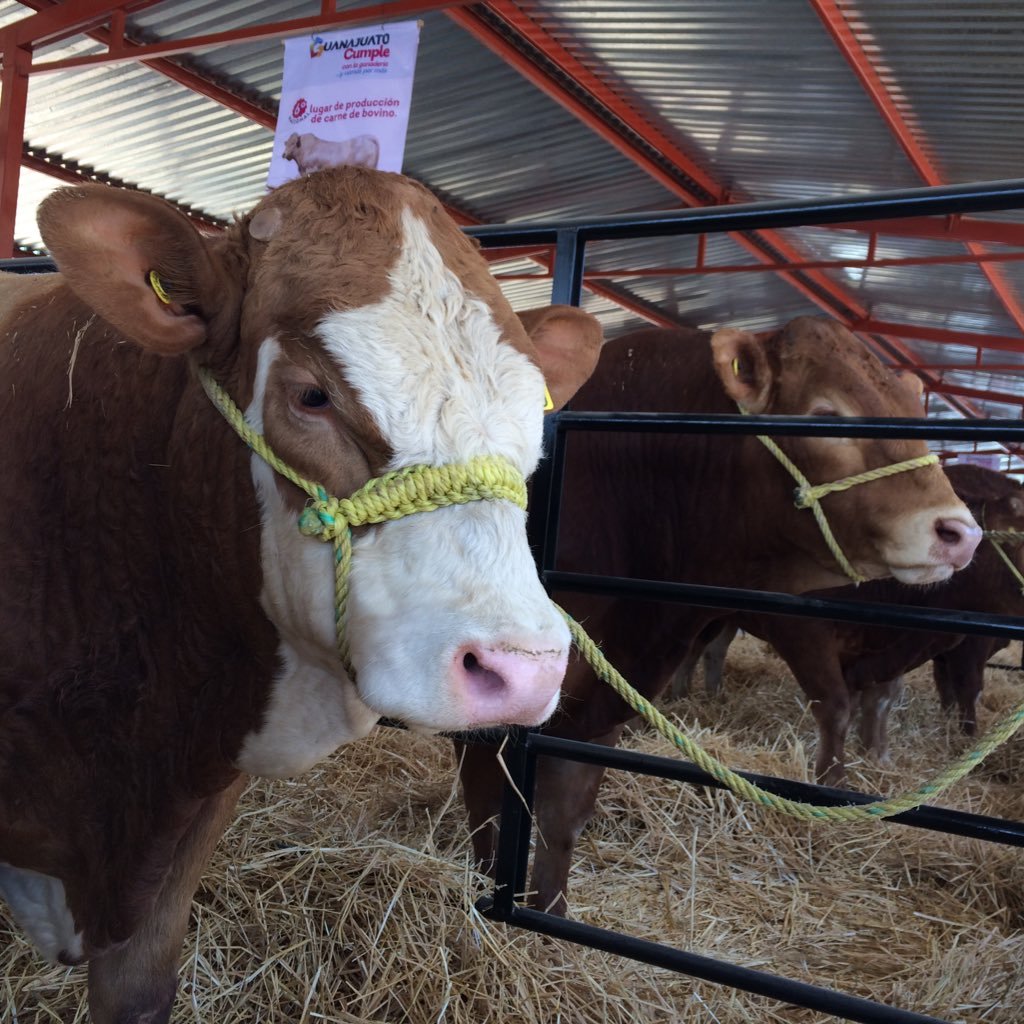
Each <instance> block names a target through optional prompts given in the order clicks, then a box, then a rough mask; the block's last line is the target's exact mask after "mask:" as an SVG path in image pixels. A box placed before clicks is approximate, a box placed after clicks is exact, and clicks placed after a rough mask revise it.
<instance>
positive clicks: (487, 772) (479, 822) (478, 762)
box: [455, 740, 505, 875]
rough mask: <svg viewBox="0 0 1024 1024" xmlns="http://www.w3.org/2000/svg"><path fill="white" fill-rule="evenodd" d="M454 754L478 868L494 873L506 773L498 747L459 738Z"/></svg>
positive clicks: (489, 873)
mask: <svg viewBox="0 0 1024 1024" xmlns="http://www.w3.org/2000/svg"><path fill="white" fill-rule="evenodd" d="M455 756H456V758H457V759H458V761H459V777H460V779H461V780H462V799H463V800H464V801H465V804H466V811H467V813H468V816H469V828H470V831H471V833H472V840H473V853H474V854H475V855H476V863H477V868H478V869H479V870H480V871H483V872H485V873H486V874H488V875H493V874H494V862H495V858H496V856H497V853H498V816H499V814H500V813H501V794H502V790H503V788H504V784H505V776H504V774H503V773H502V771H501V768H500V767H499V766H498V761H497V750H496V749H495V748H494V747H492V746H486V745H484V744H479V743H460V742H459V741H458V740H456V741H455Z"/></svg>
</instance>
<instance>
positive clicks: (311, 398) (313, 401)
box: [299, 388, 330, 409]
mask: <svg viewBox="0 0 1024 1024" xmlns="http://www.w3.org/2000/svg"><path fill="white" fill-rule="evenodd" d="M329 402H330V400H329V399H328V397H327V392H326V391H324V390H322V389H321V388H305V389H304V390H303V392H302V394H301V395H299V404H300V405H301V406H302V407H303V409H326V408H327V406H328V404H329Z"/></svg>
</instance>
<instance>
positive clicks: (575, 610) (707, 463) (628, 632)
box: [461, 318, 966, 911]
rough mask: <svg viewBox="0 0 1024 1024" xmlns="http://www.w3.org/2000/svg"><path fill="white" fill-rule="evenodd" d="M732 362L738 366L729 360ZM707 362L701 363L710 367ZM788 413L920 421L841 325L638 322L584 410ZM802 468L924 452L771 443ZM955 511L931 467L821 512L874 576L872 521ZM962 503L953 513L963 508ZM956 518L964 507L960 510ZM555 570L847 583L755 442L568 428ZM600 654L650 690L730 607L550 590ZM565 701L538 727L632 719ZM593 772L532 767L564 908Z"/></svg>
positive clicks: (484, 794) (485, 768)
mask: <svg viewBox="0 0 1024 1024" xmlns="http://www.w3.org/2000/svg"><path fill="white" fill-rule="evenodd" d="M734 360H735V362H734ZM713 361H714V365H713ZM737 402H739V403H741V404H742V405H744V406H745V407H746V408H747V409H748V410H749V411H750V412H763V413H775V414H788V415H806V414H811V413H820V411H821V410H822V409H826V408H827V409H832V410H833V411H835V412H837V413H840V414H843V415H864V416H920V415H921V406H920V402H919V400H918V398H917V396H916V395H915V394H914V393H913V391H912V390H911V389H909V388H907V387H905V386H904V385H903V384H901V383H899V382H898V381H897V380H896V379H895V378H894V377H893V376H892V375H891V374H889V373H888V372H887V371H886V370H884V368H883V367H882V366H881V365H880V364H879V363H878V361H877V360H876V359H875V358H874V357H873V356H872V355H871V354H870V353H869V352H868V351H867V350H866V349H865V348H864V347H863V346H862V345H861V344H860V343H859V342H857V341H856V339H854V338H853V337H852V335H850V334H849V333H848V332H846V331H845V330H844V329H843V328H841V327H840V326H839V325H838V324H835V323H832V322H830V321H826V320H823V319H812V318H801V319H798V320H796V321H794V322H793V323H791V324H790V325H788V326H787V327H786V328H785V329H783V330H781V331H779V332H777V333H775V334H774V335H773V336H771V337H768V338H764V339H761V341H760V342H758V341H757V340H756V339H755V338H753V337H752V336H750V335H747V334H745V333H744V332H737V331H732V330H727V331H723V332H719V334H718V335H717V336H716V344H715V346H714V348H713V349H712V346H709V335H708V334H707V333H702V332H698V331H686V330H678V331H663V330H653V329H652V330H647V331H641V332H637V333H636V334H631V335H629V336H627V337H624V338H620V339H617V340H616V341H614V342H610V343H609V344H608V345H606V346H605V350H604V352H603V354H602V357H601V361H600V363H599V365H598V369H597V371H596V372H595V374H594V376H593V377H592V378H591V380H590V381H589V382H588V384H587V385H586V387H585V388H584V389H582V390H581V392H580V394H579V396H578V398H577V400H576V403H575V407H576V408H578V409H581V410H610V411H648V412H664V413H670V412H706V413H735V412H736V403H737ZM778 440H779V444H780V445H781V446H782V447H783V448H784V449H785V450H786V451H787V453H788V454H789V455H790V457H791V458H792V459H793V460H794V461H795V463H796V464H797V466H799V467H800V469H801V470H802V471H803V472H804V474H805V475H806V476H807V477H808V478H809V479H810V480H811V481H812V482H813V483H821V482H825V481H831V480H835V479H837V478H839V477H842V476H847V475H851V474H854V473H859V472H861V471H862V470H864V469H866V468H874V467H877V466H880V465H884V464H888V463H894V462H899V461H901V460H904V459H908V458H913V457H917V456H920V455H923V454H925V453H926V451H927V449H926V447H925V445H924V444H923V443H920V442H910V441H891V440H883V441H870V440H861V441H857V442H853V443H849V442H837V441H834V440H828V439H814V438H802V439H801V438H785V439H782V438H780V439H778ZM944 501H946V502H949V503H952V504H954V505H958V504H959V503H958V502H956V499H955V497H954V495H953V493H952V490H951V489H950V487H949V484H948V482H947V481H946V480H945V478H944V477H943V475H942V473H941V471H940V470H939V469H938V467H936V466H933V467H930V468H928V469H923V470H916V471H914V472H911V473H907V474H901V475H899V476H895V477H890V478H887V479H885V480H882V481H877V482H875V483H872V484H870V485H866V486H863V487H858V488H854V489H853V490H851V491H848V492H844V493H841V494H836V495H831V496H829V497H828V498H826V499H825V502H824V506H825V509H826V511H827V513H828V516H829V520H830V522H831V523H832V526H833V529H834V530H835V533H836V536H837V537H838V538H839V541H840V543H841V545H842V547H843V549H844V550H845V552H846V554H847V556H848V557H849V558H850V559H851V561H853V562H854V564H855V565H857V566H859V567H862V566H865V565H870V566H871V567H872V573H873V574H874V575H882V574H884V572H885V570H884V568H879V566H878V559H879V556H878V554H877V544H878V542H879V534H880V532H881V524H882V523H883V522H884V520H885V519H886V518H887V517H891V516H894V515H895V514H896V513H897V512H899V511H900V510H909V509H912V508H915V507H928V506H929V504H930V503H936V502H937V503H939V504H941V503H942V502H944ZM959 507H960V508H961V509H962V508H963V506H959ZM964 512H965V513H966V510H964ZM561 523H562V529H561V547H560V549H559V550H560V564H559V568H562V569H566V570H570V571H580V572H594V573H598V574H601V575H609V576H625V577H633V578H638V579H680V580H684V581H686V582H691V583H703V584H711V585H718V586H737V587H750V588H755V589H767V590H783V591H788V592H791V593H799V592H802V591H805V590H810V589H813V588H816V587H821V586H824V585H829V584H831V585H835V584H836V583H839V582H841V581H842V580H843V577H842V574H841V573H840V571H839V569H838V567H837V566H836V564H835V562H834V560H833V559H832V557H831V556H830V555H829V553H828V551H827V549H826V547H825V545H824V542H823V541H822V538H821V535H820V533H819V531H818V528H817V526H816V525H815V523H814V521H813V519H812V518H811V514H810V512H808V511H798V510H797V509H796V508H794V505H793V481H792V479H791V478H790V477H789V475H788V474H787V473H786V472H785V470H783V469H782V467H781V466H780V465H779V464H778V463H777V462H776V461H775V460H774V458H773V457H772V456H771V455H770V454H769V453H768V452H767V450H766V449H765V448H764V447H762V445H761V444H760V442H759V441H758V440H757V439H756V438H755V437H753V436H747V437H731V438H730V437H724V436H721V435H718V436H707V437H701V438H699V439H695V438H693V437H687V436H667V435H656V434H643V433H629V434H622V435H608V434H600V435H596V434H589V435H588V434H585V433H579V434H576V435H573V436H571V437H570V439H569V443H568V448H567V454H566V483H565V499H564V503H563V507H562V518H561ZM555 596H556V598H557V599H558V600H559V601H560V602H561V603H562V604H563V605H564V606H565V607H566V608H567V609H568V611H569V612H571V613H572V615H573V616H574V617H575V618H576V619H577V620H578V621H580V622H581V623H582V624H583V626H584V628H586V629H587V631H588V632H589V633H590V635H591V636H592V637H593V638H594V639H595V640H596V641H597V642H598V643H599V644H600V645H601V647H602V650H603V652H604V654H605V655H606V656H607V657H608V660H609V661H610V662H611V663H612V664H613V665H615V666H616V668H618V669H619V671H620V672H622V674H623V675H624V676H625V677H626V679H628V680H629V681H630V682H631V683H632V684H633V685H634V686H635V687H636V688H637V689H639V690H640V691H641V692H642V693H643V694H644V695H645V696H647V697H648V698H651V697H653V696H655V695H656V694H657V693H659V692H660V691H661V689H662V688H663V687H664V686H665V685H666V683H667V682H668V679H669V676H670V674H671V672H672V670H673V669H674V668H675V667H676V665H678V664H679V662H680V660H681V659H682V658H683V656H684V655H685V654H686V652H687V650H688V648H689V647H690V645H691V644H692V643H693V642H694V640H695V639H696V638H697V637H698V636H699V634H700V632H701V630H702V628H704V627H705V626H706V625H707V624H708V623H709V622H711V621H713V620H714V619H716V618H720V617H722V616H724V615H727V614H728V613H727V612H725V611H712V610H706V609H698V608H691V607H686V606H681V605H672V604H667V603H666V604H657V603H653V602H642V601H633V602H631V601H625V600H610V599H605V598H599V597H595V596H587V595H583V594H563V595H558V594H556V595H555ZM563 692H564V697H563V701H562V706H561V709H560V711H559V712H558V713H556V715H555V716H554V717H553V719H552V720H551V722H550V723H548V725H546V726H545V727H544V728H545V731H546V732H550V733H552V734H554V735H558V736H566V737H569V738H572V739H584V740H590V741H592V742H597V743H604V744H607V745H614V744H615V743H616V742H617V741H618V738H619V735H620V734H621V731H622V727H623V724H624V723H625V722H626V721H627V720H628V719H629V718H631V717H632V715H633V712H632V710H631V709H630V708H628V707H627V706H626V705H625V704H624V703H623V702H622V701H621V700H620V699H619V698H618V697H617V696H616V695H615V693H614V692H613V691H612V690H611V688H610V687H607V686H604V685H603V684H600V683H598V682H597V680H596V678H595V677H594V676H593V674H592V673H591V672H590V670H589V669H588V668H587V667H586V665H582V664H575V665H572V664H571V665H570V669H569V673H568V675H567V677H566V684H565V687H564V691H563ZM602 774H603V770H602V769H599V768H595V767H592V766H589V765H577V764H572V763H570V762H567V761H556V760H554V759H543V758H542V759H540V761H539V765H538V778H537V798H536V820H537V827H538V831H539V832H540V833H541V835H543V837H544V838H543V842H541V841H538V844H537V849H536V853H535V864H534V874H533V884H532V889H533V890H534V891H535V894H534V895H533V897H532V901H533V902H534V904H535V905H537V906H539V907H542V908H547V907H550V908H552V909H554V910H556V911H562V910H564V909H565V900H564V890H565V886H566V880H567V877H568V870H569V863H570V858H571V854H572V850H573V846H574V843H575V838H576V836H577V835H578V832H579V830H580V829H581V828H582V827H583V825H584V823H585V822H586V821H587V819H588V818H589V816H590V814H591V812H592V808H593V805H594V800H595V798H596V794H597V790H598V787H599V785H600V780H601V777H602ZM461 777H462V782H463V787H464V793H465V798H466V804H467V807H468V809H469V815H470V824H471V827H472V828H473V830H474V842H475V847H476V851H477V853H478V855H479V857H480V860H481V862H482V863H483V864H484V865H486V866H490V865H491V864H492V863H493V856H494V846H493V842H494V836H495V833H494V829H493V827H492V824H489V822H490V823H493V821H494V820H495V819H496V815H497V814H498V811H499V807H500V790H501V785H502V781H503V779H502V776H501V773H500V771H499V770H498V768H497V766H496V765H495V761H494V754H493V751H492V750H491V749H490V748H487V747H482V746H481V747H475V746H470V747H468V748H466V751H465V754H464V763H463V768H462V772H461Z"/></svg>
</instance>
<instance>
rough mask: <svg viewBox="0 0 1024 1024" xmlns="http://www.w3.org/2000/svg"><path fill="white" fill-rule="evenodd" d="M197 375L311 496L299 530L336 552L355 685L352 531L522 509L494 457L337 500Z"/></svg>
mask: <svg viewBox="0 0 1024 1024" xmlns="http://www.w3.org/2000/svg"><path fill="white" fill-rule="evenodd" d="M198 374H199V380H200V382H201V383H202V385H203V389H204V390H205V391H206V394H207V395H208V396H209V398H210V400H211V401H212V402H213V404H214V405H215V406H216V407H217V409H218V410H219V411H220V412H221V414H222V415H223V416H224V418H225V419H226V420H227V421H228V423H230V424H231V426H232V427H233V428H234V430H235V433H237V434H238V436H239V437H241V439H242V440H243V441H245V443H246V444H247V445H248V446H249V447H250V448H251V449H252V450H253V451H254V452H255V453H256V454H257V455H259V456H260V458H262V459H263V461H264V462H266V463H267V464H268V465H269V466H270V467H271V469H273V470H274V471H275V472H277V473H280V474H281V476H283V477H284V478H285V479H286V480H290V481H291V482H292V483H293V484H295V486H296V487H298V488H300V489H301V490H303V491H305V492H306V494H308V495H309V497H310V499H311V500H310V502H309V504H307V506H306V508H305V509H303V511H302V515H301V516H300V517H299V530H300V532H301V533H302V534H303V535H304V536H306V537H316V538H318V539H319V540H322V541H330V542H331V543H332V544H333V545H334V595H335V597H334V628H335V636H336V642H337V646H338V655H339V657H340V658H341V662H342V665H343V666H344V668H345V671H346V672H347V673H348V675H349V678H350V679H352V680H355V671H354V669H353V667H352V663H351V660H350V658H349V645H348V638H347V636H346V633H345V611H346V608H347V606H348V580H349V571H350V569H351V565H352V528H353V527H355V526H366V525H368V524H372V523H383V522H387V521H388V520H389V519H402V518H403V517H404V516H409V515H413V514H414V513H416V512H431V511H433V510H434V509H438V508H443V507H445V506H448V505H465V504H467V503H468V502H470V501H482V500H487V501H511V502H513V503H514V504H516V505H518V506H519V507H520V508H526V481H525V480H524V479H523V475H522V473H520V472H519V470H518V469H516V467H515V466H513V465H512V463H511V462H509V461H508V459H505V458H503V457H501V456H498V455H484V456H480V457H478V458H475V459H470V460H469V461H468V462H463V463H452V464H449V465H445V466H410V467H408V468H407V469H400V470H396V471H395V472H392V473H385V474H384V476H380V477H376V478H374V479H373V480H370V481H368V482H367V483H365V484H364V485H363V486H362V487H360V488H359V490H358V491H356V492H355V493H354V494H352V495H351V496H350V497H348V498H336V497H334V496H333V495H331V494H329V493H328V492H327V490H326V489H325V488H324V487H322V486H321V485H320V484H318V483H315V482H313V481H311V480H307V479H306V478H305V477H303V476H300V475H299V474H298V473H297V472H296V471H295V470H294V469H292V467H291V466H289V465H288V464H287V463H286V462H284V461H282V460H281V459H280V458H278V456H277V455H276V454H275V453H274V451H273V449H272V448H271V447H270V445H269V444H267V441H266V439H265V438H264V437H263V435H262V434H259V433H257V432H256V431H255V430H253V429H252V427H250V426H249V424H248V423H246V422H245V417H244V416H243V415H242V412H241V410H240V409H239V408H238V406H237V405H235V403H234V402H233V401H232V400H231V398H230V396H229V395H228V393H227V392H226V391H225V390H224V389H223V388H222V387H221V386H220V385H219V384H218V383H217V382H216V381H215V380H214V379H213V377H212V376H211V375H210V373H209V372H208V371H207V370H205V369H203V368H201V367H200V368H198Z"/></svg>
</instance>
